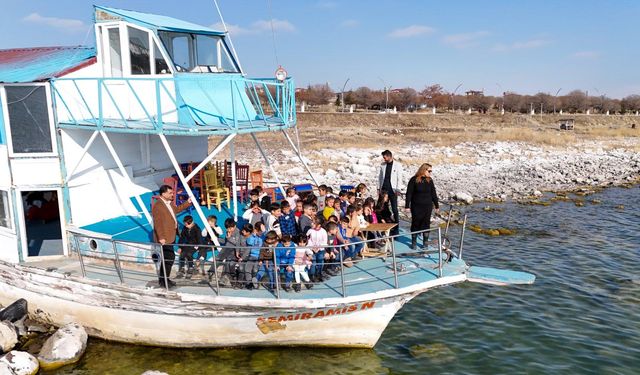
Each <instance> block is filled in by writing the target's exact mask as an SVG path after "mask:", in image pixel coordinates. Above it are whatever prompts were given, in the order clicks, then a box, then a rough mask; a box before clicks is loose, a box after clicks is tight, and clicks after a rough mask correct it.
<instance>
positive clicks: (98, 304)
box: [0, 264, 464, 348]
mask: <svg viewBox="0 0 640 375" xmlns="http://www.w3.org/2000/svg"><path fill="white" fill-rule="evenodd" d="M30 268H31V267H22V266H18V265H10V264H0V271H1V272H2V276H1V277H0V303H2V304H4V305H6V304H8V303H11V302H13V301H15V300H16V299H18V298H25V299H26V300H27V301H28V308H29V313H30V315H31V316H32V317H33V318H35V319H38V320H41V321H45V322H48V323H51V324H54V325H57V326H59V325H63V324H66V323H69V322H77V323H79V324H81V325H83V326H84V327H85V328H86V329H87V332H88V333H89V334H90V335H91V336H94V337H99V338H102V339H107V340H114V341H119V342H126V343H132V344H139V345H152V346H165V347H231V346H294V345H301V346H331V347H364V348H370V347H373V346H374V345H375V344H376V342H377V341H378V339H379V338H380V336H381V335H382V332H383V331H384V329H385V328H386V326H387V324H388V323H389V321H390V320H391V319H392V318H393V316H394V315H395V314H396V312H397V311H398V310H399V309H400V308H401V307H402V306H403V305H404V304H405V303H406V302H407V301H409V300H411V299H412V298H413V297H415V296H416V295H418V294H420V293H422V292H424V291H426V290H428V289H430V288H432V287H436V286H440V285H445V284H451V283H454V282H460V281H464V277H462V278H459V277H458V278H452V279H451V280H443V279H446V278H443V279H439V280H438V283H424V284H425V285H415V286H412V287H411V288H408V289H406V290H400V289H398V290H396V293H395V294H390V293H389V291H386V294H379V295H376V294H375V293H374V294H370V295H366V296H362V298H358V297H351V298H332V299H326V300H325V299H315V300H314V299H309V300H287V299H275V298H274V299H258V298H255V299H254V298H240V297H235V298H234V297H223V296H218V297H216V296H200V295H193V294H182V293H176V292H165V291H164V290H161V289H155V288H144V289H142V288H137V289H136V288H132V287H127V286H124V285H114V284H107V283H100V282H95V281H93V280H87V279H81V278H75V277H71V276H65V275H62V274H59V273H57V272H46V271H44V270H41V269H35V268H31V269H30ZM463 276H464V275H463ZM428 284H429V285H428Z"/></svg>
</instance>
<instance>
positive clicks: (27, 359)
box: [0, 350, 40, 375]
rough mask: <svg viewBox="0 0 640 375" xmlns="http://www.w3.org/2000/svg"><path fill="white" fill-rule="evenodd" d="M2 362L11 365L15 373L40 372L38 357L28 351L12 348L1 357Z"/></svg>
mask: <svg viewBox="0 0 640 375" xmlns="http://www.w3.org/2000/svg"><path fill="white" fill-rule="evenodd" d="M0 362H4V363H5V364H7V365H9V368H10V369H11V371H13V374H15V375H33V374H36V373H38V370H39V369H40V366H39V365H38V360H37V359H36V357H34V356H32V355H31V354H29V353H27V352H19V351H17V350H12V351H10V352H9V353H7V354H5V355H4V356H3V357H2V358H0Z"/></svg>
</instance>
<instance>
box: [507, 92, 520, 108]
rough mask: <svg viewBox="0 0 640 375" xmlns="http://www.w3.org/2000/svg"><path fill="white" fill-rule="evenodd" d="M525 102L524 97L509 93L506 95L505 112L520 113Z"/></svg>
mask: <svg viewBox="0 0 640 375" xmlns="http://www.w3.org/2000/svg"><path fill="white" fill-rule="evenodd" d="M523 102H524V98H523V97H522V95H519V94H516V93H513V92H507V93H505V94H504V110H505V111H509V112H520V108H521V107H522V104H523Z"/></svg>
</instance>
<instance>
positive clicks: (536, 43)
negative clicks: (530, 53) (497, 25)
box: [492, 39, 551, 52]
mask: <svg viewBox="0 0 640 375" xmlns="http://www.w3.org/2000/svg"><path fill="white" fill-rule="evenodd" d="M549 43H551V41H549V40H548V39H531V40H527V41H524V42H514V43H511V44H504V43H499V44H496V45H495V46H493V48H492V50H494V51H497V52H506V51H514V50H523V49H533V48H540V47H544V46H546V45H548V44H549Z"/></svg>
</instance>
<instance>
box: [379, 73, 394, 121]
mask: <svg viewBox="0 0 640 375" xmlns="http://www.w3.org/2000/svg"><path fill="white" fill-rule="evenodd" d="M378 79H379V80H380V81H381V82H382V84H383V85H384V92H385V96H386V99H385V102H384V113H387V111H388V110H389V89H391V87H390V86H389V87H387V83H386V82H385V81H384V80H383V79H382V78H381V77H378Z"/></svg>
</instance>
